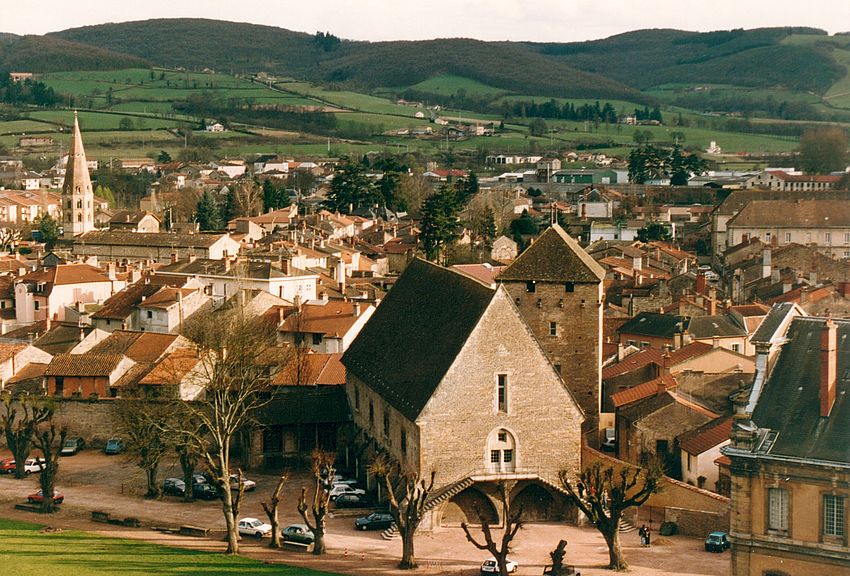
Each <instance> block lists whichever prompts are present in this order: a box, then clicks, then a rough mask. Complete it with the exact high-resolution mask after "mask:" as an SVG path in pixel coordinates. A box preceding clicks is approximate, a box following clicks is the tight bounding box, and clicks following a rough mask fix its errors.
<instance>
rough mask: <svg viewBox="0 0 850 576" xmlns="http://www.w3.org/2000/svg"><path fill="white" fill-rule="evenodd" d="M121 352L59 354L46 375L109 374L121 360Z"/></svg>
mask: <svg viewBox="0 0 850 576" xmlns="http://www.w3.org/2000/svg"><path fill="white" fill-rule="evenodd" d="M121 358H122V356H121V354H92V353H91V352H89V353H87V354H59V355H58V356H54V357H53V360H51V361H50V364H48V366H47V370H46V371H45V373H44V374H45V376H109V375H110V374H112V372H113V370H115V368H116V367H117V366H118V363H119V362H121Z"/></svg>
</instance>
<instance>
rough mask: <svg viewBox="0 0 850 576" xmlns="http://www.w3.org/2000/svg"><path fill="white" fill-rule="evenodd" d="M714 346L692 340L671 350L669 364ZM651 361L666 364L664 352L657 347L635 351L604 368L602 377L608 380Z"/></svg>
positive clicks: (679, 361) (674, 363) (699, 353)
mask: <svg viewBox="0 0 850 576" xmlns="http://www.w3.org/2000/svg"><path fill="white" fill-rule="evenodd" d="M712 348H713V347H712V345H711V344H706V343H705V342H692V343H690V344H688V345H687V346H682V347H681V348H679V349H678V350H673V351H672V352H670V358H669V359H668V362H667V364H668V366H675V365H676V364H679V363H681V362H684V361H685V360H689V359H691V358H695V357H697V356H701V355H703V354H706V353H708V352H710V351H711V350H712ZM650 363H654V364H657V365H659V366H662V365H663V364H664V352H663V351H661V350H658V349H656V348H645V349H643V350H641V351H640V352H635V353H634V354H631V355H629V356H626V357H625V358H623V359H622V360H620V361H619V362H617V363H616V364H612V365H611V366H608V367H606V368H603V369H602V379H603V380H606V379H608V378H613V377H614V376H619V375H621V374H627V373H629V372H631V371H633V370H637V369H638V368H642V367H644V366H646V365H647V364H650Z"/></svg>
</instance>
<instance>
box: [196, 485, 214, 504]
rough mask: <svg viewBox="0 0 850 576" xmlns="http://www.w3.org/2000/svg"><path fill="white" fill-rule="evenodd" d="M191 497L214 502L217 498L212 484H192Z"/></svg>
mask: <svg viewBox="0 0 850 576" xmlns="http://www.w3.org/2000/svg"><path fill="white" fill-rule="evenodd" d="M192 496H194V497H195V498H199V499H201V500H215V499H216V498H218V488H216V487H215V486H213V485H212V484H207V483H204V484H194V485H192Z"/></svg>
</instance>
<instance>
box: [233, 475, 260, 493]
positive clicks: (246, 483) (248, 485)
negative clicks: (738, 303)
mask: <svg viewBox="0 0 850 576" xmlns="http://www.w3.org/2000/svg"><path fill="white" fill-rule="evenodd" d="M256 488H257V483H256V482H254V481H253V480H248V479H247V478H245V477H244V476H243V477H242V489H243V490H245V492H251V491H252V490H255V489H256ZM230 489H231V490H238V489H239V476H238V475H236V474H231V475H230Z"/></svg>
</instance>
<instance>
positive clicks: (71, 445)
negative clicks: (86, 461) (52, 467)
mask: <svg viewBox="0 0 850 576" xmlns="http://www.w3.org/2000/svg"><path fill="white" fill-rule="evenodd" d="M85 445H86V442H85V440H83V439H82V438H68V439H67V440H65V443H64V444H63V445H62V450H61V451H60V452H59V455H60V456H73V455H74V454H76V453H77V452H79V451H80V450H82V449H83V447H84V446H85Z"/></svg>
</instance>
